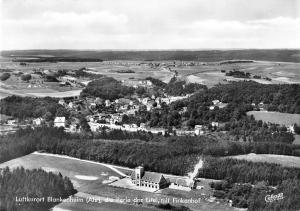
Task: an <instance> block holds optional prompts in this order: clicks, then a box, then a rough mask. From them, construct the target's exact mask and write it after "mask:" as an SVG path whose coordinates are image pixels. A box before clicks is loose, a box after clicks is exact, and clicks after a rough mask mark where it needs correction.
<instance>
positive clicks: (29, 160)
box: [0, 153, 234, 211]
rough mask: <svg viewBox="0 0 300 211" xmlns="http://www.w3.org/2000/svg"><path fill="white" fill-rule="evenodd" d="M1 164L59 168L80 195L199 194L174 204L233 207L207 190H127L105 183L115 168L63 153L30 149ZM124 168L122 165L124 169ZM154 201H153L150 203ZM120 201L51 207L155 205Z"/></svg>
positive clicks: (200, 207)
mask: <svg viewBox="0 0 300 211" xmlns="http://www.w3.org/2000/svg"><path fill="white" fill-rule="evenodd" d="M5 166H9V167H10V168H16V167H18V166H23V167H24V168H27V169H34V168H42V169H44V170H45V171H51V172H54V173H58V172H60V173H61V174H62V175H63V176H68V177H69V178H70V179H71V181H72V183H73V185H74V187H75V189H77V190H78V192H79V193H78V194H80V196H82V195H83V196H89V195H90V194H92V195H95V196H97V197H98V196H100V197H105V198H113V199H116V198H120V199H124V198H126V197H127V198H130V199H132V200H133V199H134V198H139V199H144V201H145V200H146V198H156V199H157V200H159V201H163V199H166V198H170V202H171V203H172V199H173V198H186V199H189V198H194V199H198V198H201V202H200V203H194V204H193V203H189V204H177V203H175V204H174V205H176V206H179V205H184V206H187V207H189V208H191V209H192V210H203V211H204V210H216V211H223V210H224V211H229V210H233V209H234V208H232V207H229V206H227V205H226V203H222V202H221V203H211V202H209V201H208V199H209V195H202V194H201V193H207V190H203V192H202V190H192V191H189V192H186V191H180V190H176V191H174V190H171V189H169V188H167V189H163V190H161V191H160V193H159V194H155V193H150V192H144V191H137V190H131V189H126V188H119V187H113V186H110V185H107V184H106V181H107V180H108V179H109V177H111V176H115V177H120V174H118V173H117V172H116V171H113V170H111V168H108V167H107V166H105V164H93V163H88V162H85V161H83V160H76V159H68V158H63V157H56V156H47V155H45V154H36V153H32V154H29V155H26V156H23V157H19V158H16V159H13V160H10V161H7V162H5V163H2V164H0V168H4V167H5ZM116 169H117V170H119V171H122V170H123V167H116ZM125 172H128V170H127V169H125V171H124V173H125ZM146 204H147V206H148V204H149V203H145V204H144V205H146ZM154 204H157V203H154ZM123 205H124V204H116V203H112V204H106V203H101V204H99V203H89V204H87V203H85V202H84V203H80V202H78V203H61V204H59V205H57V206H56V208H55V210H57V211H60V210H72V211H77V210H83V209H84V210H85V209H88V210H107V209H105V208H106V207H114V208H115V210H120V211H121V210H133V211H135V210H144V211H151V210H155V211H157V209H153V208H152V207H149V208H148V207H136V206H135V207H131V206H129V205H124V206H123Z"/></svg>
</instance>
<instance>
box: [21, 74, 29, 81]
mask: <svg viewBox="0 0 300 211" xmlns="http://www.w3.org/2000/svg"><path fill="white" fill-rule="evenodd" d="M21 79H22V80H23V81H29V80H30V79H31V75H30V74H25V75H22V76H21Z"/></svg>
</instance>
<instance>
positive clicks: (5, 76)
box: [0, 73, 10, 81]
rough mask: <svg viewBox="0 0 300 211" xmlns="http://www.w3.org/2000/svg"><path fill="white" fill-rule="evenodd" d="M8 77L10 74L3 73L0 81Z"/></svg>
mask: <svg viewBox="0 0 300 211" xmlns="http://www.w3.org/2000/svg"><path fill="white" fill-rule="evenodd" d="M9 77H10V74H9V73H3V74H2V75H1V76H0V80H1V81H6V80H7V79H9Z"/></svg>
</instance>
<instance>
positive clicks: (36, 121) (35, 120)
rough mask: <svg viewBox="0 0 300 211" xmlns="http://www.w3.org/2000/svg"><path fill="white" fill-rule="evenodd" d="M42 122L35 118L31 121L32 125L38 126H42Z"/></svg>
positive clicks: (41, 119) (40, 119)
mask: <svg viewBox="0 0 300 211" xmlns="http://www.w3.org/2000/svg"><path fill="white" fill-rule="evenodd" d="M43 121H44V119H43V118H36V119H34V120H32V124H34V125H36V126H39V125H41V124H42V122H43Z"/></svg>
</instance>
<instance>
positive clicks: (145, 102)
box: [142, 97, 150, 105]
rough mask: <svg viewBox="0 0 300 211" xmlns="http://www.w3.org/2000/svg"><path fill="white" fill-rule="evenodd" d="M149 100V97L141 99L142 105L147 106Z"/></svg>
mask: <svg viewBox="0 0 300 211" xmlns="http://www.w3.org/2000/svg"><path fill="white" fill-rule="evenodd" d="M149 100H150V98H149V97H145V98H143V99H142V104H144V105H147V103H148V101H149Z"/></svg>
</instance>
